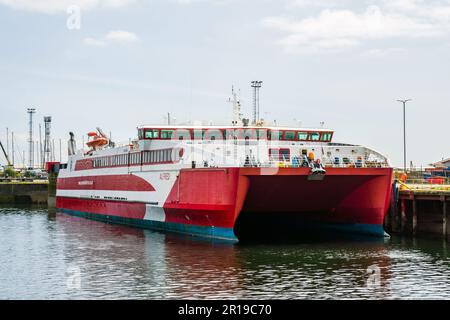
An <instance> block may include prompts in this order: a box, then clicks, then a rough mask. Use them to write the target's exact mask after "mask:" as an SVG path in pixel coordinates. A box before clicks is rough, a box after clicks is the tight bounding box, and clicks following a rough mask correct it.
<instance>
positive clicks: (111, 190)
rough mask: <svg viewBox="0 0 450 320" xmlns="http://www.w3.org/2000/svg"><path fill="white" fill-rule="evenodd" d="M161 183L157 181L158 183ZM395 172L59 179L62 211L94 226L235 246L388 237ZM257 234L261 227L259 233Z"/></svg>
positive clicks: (194, 172)
mask: <svg viewBox="0 0 450 320" xmlns="http://www.w3.org/2000/svg"><path fill="white" fill-rule="evenodd" d="M155 177H157V178H155ZM391 186H392V169H391V168H328V169H327V171H326V174H325V175H317V176H316V175H311V173H310V169H309V168H267V169H266V168H199V169H182V170H180V171H178V172H177V173H176V174H175V175H174V174H173V173H167V172H165V171H161V172H158V173H157V174H155V172H153V173H152V174H145V173H143V172H135V173H129V174H127V175H120V176H118V175H107V174H105V175H100V176H89V175H87V176H82V177H60V178H59V179H58V187H57V189H58V190H57V208H58V209H59V211H61V212H65V213H68V214H72V215H76V216H82V217H86V218H90V219H95V220H101V221H107V222H112V223H119V224H124V225H129V226H136V227H142V228H149V229H156V230H166V231H171V232H179V233H186V234H190V235H196V236H203V237H210V238H215V239H222V240H227V241H238V237H237V236H236V230H237V229H239V230H238V234H239V237H240V236H241V235H242V236H245V235H246V234H247V233H248V234H251V233H261V232H265V231H264V230H267V228H269V229H270V231H271V232H272V233H274V234H277V233H279V234H280V235H282V234H284V233H285V232H286V231H287V230H288V229H289V230H290V231H292V230H293V231H294V232H295V231H296V230H298V232H303V231H302V230H304V229H305V228H309V227H313V226H314V227H321V228H325V229H327V230H330V231H340V232H344V233H349V234H351V233H357V234H364V235H370V236H376V237H383V236H384V234H385V233H384V229H383V222H384V217H385V215H386V212H387V210H388V206H389V202H390V195H391ZM260 226H264V228H265V229H264V228H263V227H261V229H260Z"/></svg>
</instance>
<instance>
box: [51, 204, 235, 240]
mask: <svg viewBox="0 0 450 320" xmlns="http://www.w3.org/2000/svg"><path fill="white" fill-rule="evenodd" d="M58 211H60V212H65V213H68V214H70V215H73V216H78V217H82V218H88V219H92V220H97V221H103V222H112V223H117V224H122V225H127V226H132V227H138V228H144V229H153V230H162V231H170V232H176V233H183V234H189V235H192V236H199V237H206V238H213V239H220V240H225V241H230V242H238V241H239V240H238V238H237V237H236V235H235V234H234V231H233V229H232V228H217V227H206V226H194V225H189V224H181V223H173V222H161V221H152V220H144V219H133V218H124V217H118V216H111V215H103V214H95V213H88V212H82V211H76V210H68V209H58Z"/></svg>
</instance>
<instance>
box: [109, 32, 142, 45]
mask: <svg viewBox="0 0 450 320" xmlns="http://www.w3.org/2000/svg"><path fill="white" fill-rule="evenodd" d="M106 40H109V41H114V42H121V43H127V42H136V41H138V40H139V37H138V36H137V35H136V34H135V33H133V32H128V31H110V32H108V34H107V35H106Z"/></svg>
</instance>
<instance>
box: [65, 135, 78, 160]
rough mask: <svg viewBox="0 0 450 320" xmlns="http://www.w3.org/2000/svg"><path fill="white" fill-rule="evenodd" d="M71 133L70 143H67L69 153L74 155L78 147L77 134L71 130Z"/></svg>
mask: <svg viewBox="0 0 450 320" xmlns="http://www.w3.org/2000/svg"><path fill="white" fill-rule="evenodd" d="M69 135H70V139H69V143H68V144H67V146H68V153H69V156H73V155H74V154H75V151H76V149H77V143H76V141H75V138H74V137H75V135H74V134H73V132H69Z"/></svg>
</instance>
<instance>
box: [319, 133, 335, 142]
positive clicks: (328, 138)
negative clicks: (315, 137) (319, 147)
mask: <svg viewBox="0 0 450 320" xmlns="http://www.w3.org/2000/svg"><path fill="white" fill-rule="evenodd" d="M332 135H333V134H332V133H331V132H322V134H321V135H320V141H322V142H330V141H331V136H332Z"/></svg>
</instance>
